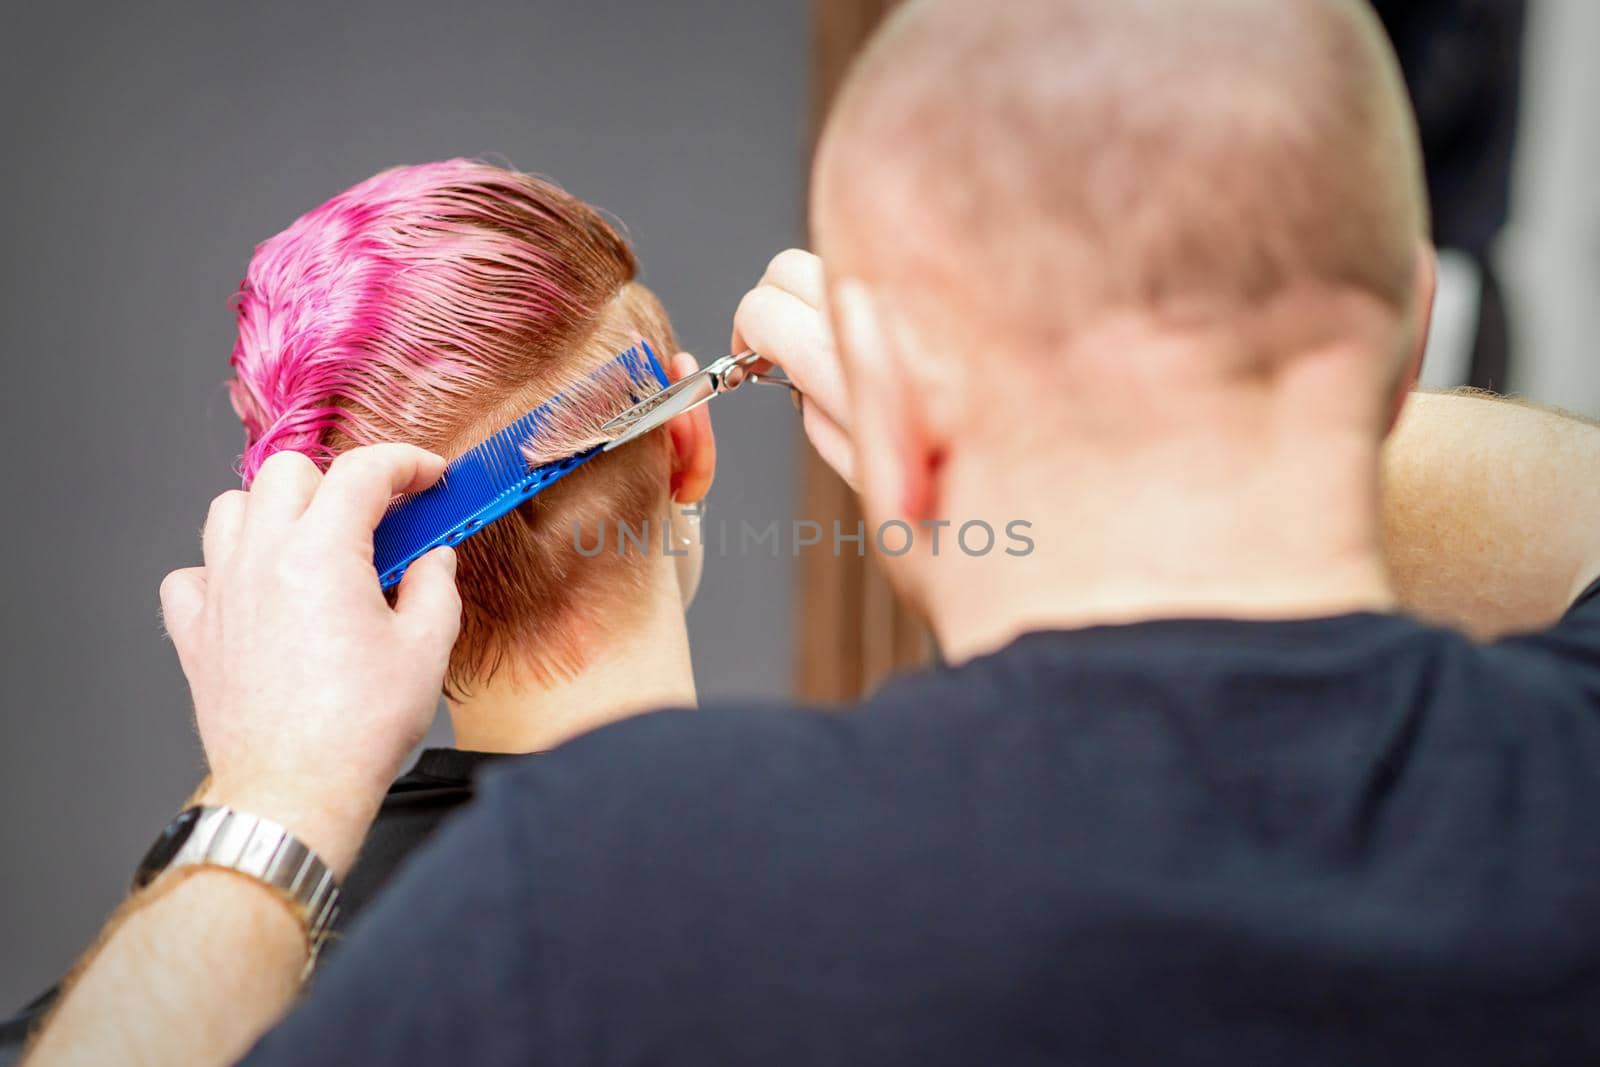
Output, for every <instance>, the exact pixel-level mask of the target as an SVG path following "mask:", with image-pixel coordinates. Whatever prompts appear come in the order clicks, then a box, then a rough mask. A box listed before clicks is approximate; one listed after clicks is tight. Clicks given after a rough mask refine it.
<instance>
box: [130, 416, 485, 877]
mask: <svg viewBox="0 0 1600 1067" xmlns="http://www.w3.org/2000/svg"><path fill="white" fill-rule="evenodd" d="M443 470H444V461H443V460H441V459H440V458H439V457H438V456H435V455H432V454H431V453H428V452H424V451H422V450H421V449H418V448H413V447H411V446H409V445H374V446H371V447H368V448H358V449H354V450H352V451H350V452H347V453H345V454H344V455H341V456H340V457H339V458H338V459H336V460H334V462H333V465H332V466H331V467H330V468H329V469H328V473H327V474H326V475H323V474H322V473H320V472H319V471H318V470H317V468H316V467H315V466H314V465H313V464H312V463H311V461H310V460H308V459H306V458H305V457H304V456H302V455H299V454H298V453H293V452H280V453H278V454H277V455H274V456H272V457H271V458H270V459H268V460H267V461H266V463H264V464H263V465H262V467H261V470H260V472H259V473H258V474H257V475H256V478H255V482H254V484H253V485H252V487H251V489H250V491H249V492H248V493H245V492H231V493H224V494H223V495H222V496H219V497H217V499H216V500H215V501H213V502H212V505H211V514H210V516H209V517H208V518H207V519H206V526H205V534H204V549H203V551H204V556H205V566H203V567H195V568H191V569H189V570H180V571H174V572H173V573H172V574H169V575H168V576H167V578H166V581H164V582H163V583H162V585H161V604H162V609H163V611H164V613H165V615H166V623H167V629H168V631H169V632H170V633H171V635H172V642H173V644H174V645H176V646H177V650H178V659H179V661H180V663H181V664H182V666H183V673H184V674H185V675H186V676H187V677H188V679H189V687H190V690H191V692H192V693H193V696H194V709H195V720H196V723H197V725H198V727H199V731H200V740H201V743H202V744H204V746H205V750H206V758H207V760H208V761H209V763H210V766H211V785H210V788H209V789H208V790H207V792H206V794H205V802H206V803H210V804H230V805H232V806H234V807H236V808H239V809H241V810H244V811H248V812H250V813H251V814H254V815H261V816H266V817H267V818H271V819H275V820H277V821H279V822H281V823H283V824H284V825H285V826H287V827H289V829H290V830H291V831H293V832H294V833H295V834H296V835H297V836H299V837H301V838H302V839H303V840H304V841H305V842H306V843H307V844H308V845H310V846H311V847H312V848H313V849H315V850H316V851H317V852H318V853H319V854H321V855H322V857H323V859H324V860H325V861H326V862H327V863H328V864H329V865H330V866H331V867H332V868H333V869H334V871H335V872H336V873H337V874H339V875H343V874H344V873H345V872H346V871H347V870H348V869H349V866H350V863H351V862H352V861H353V860H354V858H355V854H356V852H357V850H358V849H359V848H360V845H361V841H362V839H363V838H364V837H365V835H366V831H367V828H368V826H369V825H370V824H371V821H372V819H373V817H374V816H375V815H376V813H377V809H378V805H379V803H381V801H382V798H383V795H384V792H385V790H387V788H388V786H389V783H390V781H391V780H392V779H393V777H394V775H395V773H396V772H397V771H398V770H399V769H400V764H401V761H402V760H403V759H404V758H405V756H406V753H407V752H408V751H409V750H410V749H411V748H412V746H414V745H415V744H416V743H417V741H418V740H419V739H420V738H421V737H422V735H423V733H424V732H426V730H427V728H428V725H429V723H430V722H431V721H432V719H433V713H434V708H435V707H436V706H437V703H438V699H439V689H440V685H441V683H442V681H443V678H444V672H445V665H446V663H447V661H448V659H449V656H450V649H451V646H452V645H453V644H454V643H455V639H456V632H457V630H458V629H459V627H460V613H461V601H460V598H459V597H458V596H457V594H456V588H455V554H454V553H453V552H452V551H451V550H449V549H436V550H435V551H433V552H431V553H429V554H428V555H427V556H424V557H423V558H422V559H420V560H418V561H417V562H416V563H415V564H413V565H412V567H411V569H410V570H409V571H408V572H407V573H406V577H405V580H404V581H403V582H402V583H401V586H400V590H399V598H398V600H397V601H396V603H395V606H394V607H393V608H391V607H390V606H389V605H388V603H387V602H386V601H385V599H384V596H383V593H382V591H381V590H380V589H379V586H378V576H377V574H376V572H375V571H374V570H373V566H372V531H373V528H374V527H375V526H376V525H377V523H378V520H379V519H380V518H382V517H383V513H384V509H385V507H386V506H387V505H388V503H389V500H390V497H391V496H393V495H394V494H396V493H401V492H409V491H413V490H417V489H422V488H425V487H426V486H428V485H431V484H432V483H433V482H434V480H435V479H437V478H438V477H439V474H440V472H442V471H443Z"/></svg>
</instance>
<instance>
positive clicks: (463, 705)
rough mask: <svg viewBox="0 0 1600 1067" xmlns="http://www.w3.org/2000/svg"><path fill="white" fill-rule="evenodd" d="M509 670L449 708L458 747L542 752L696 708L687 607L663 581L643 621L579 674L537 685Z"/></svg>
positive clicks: (613, 641) (593, 656) (616, 638)
mask: <svg viewBox="0 0 1600 1067" xmlns="http://www.w3.org/2000/svg"><path fill="white" fill-rule="evenodd" d="M509 666H510V669H503V670H501V671H499V672H497V673H496V674H495V676H494V677H493V678H491V679H489V680H488V681H487V682H480V683H478V684H476V685H474V686H472V687H471V690H470V692H468V693H467V694H466V695H465V696H464V697H463V698H462V699H460V700H451V701H450V702H449V704H450V719H451V723H452V725H453V726H454V729H455V742H456V747H457V748H461V749H466V750H469V751H474V752H542V751H544V750H545V749H548V748H553V747H554V746H556V745H559V744H561V743H562V742H563V741H566V740H568V739H570V738H573V737H576V736H578V735H579V734H583V733H587V732H588V731H590V730H593V729H596V728H597V727H600V726H604V725H605V724H607V723H610V722H614V721H616V720H618V719H623V718H627V717H628V716H630V715H634V714H637V713H639V712H643V711H650V710H653V709H655V708H662V707H692V706H693V705H694V703H695V688H694V669H693V665H692V664H691V662H690V659H689V637H688V632H687V628H686V627H685V624H684V617H683V608H682V605H681V603H680V601H679V599H678V593H677V587H676V585H675V584H671V585H668V584H666V582H663V583H661V588H660V589H659V590H658V592H657V595H656V596H654V597H653V599H652V605H651V610H650V611H649V613H648V614H647V615H646V616H645V617H644V618H643V619H642V621H641V622H640V623H639V624H638V625H636V626H631V627H629V629H628V630H627V631H626V632H625V633H618V634H614V635H612V636H611V637H610V638H609V639H608V640H607V641H606V643H605V645H604V647H602V648H599V649H596V650H595V651H594V652H593V653H592V654H591V656H590V659H589V661H588V662H587V663H586V664H585V665H584V667H583V669H582V670H581V671H580V672H579V673H578V674H577V675H575V676H573V677H571V678H565V679H556V680H554V681H550V682H538V681H535V680H533V679H532V678H530V677H529V672H528V671H526V670H517V669H515V668H516V665H514V664H513V665H509Z"/></svg>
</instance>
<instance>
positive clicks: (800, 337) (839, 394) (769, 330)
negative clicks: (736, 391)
mask: <svg viewBox="0 0 1600 1067" xmlns="http://www.w3.org/2000/svg"><path fill="white" fill-rule="evenodd" d="M733 323H734V333H733V349H734V351H743V350H745V349H754V350H755V351H757V352H759V353H761V355H763V356H765V357H766V358H767V359H769V360H771V361H772V362H773V363H776V364H777V365H778V366H780V367H782V368H783V370H784V373H786V374H787V375H788V376H789V379H790V381H792V382H794V384H795V386H796V388H798V389H799V390H800V391H801V392H802V393H804V394H805V395H806V396H807V397H808V398H809V399H810V400H811V401H812V402H813V403H815V404H816V405H817V406H818V407H820V408H822V409H823V410H824V411H826V412H827V413H828V417H829V418H831V419H833V421H834V422H836V423H838V424H839V425H840V426H847V425H848V424H849V420H848V417H847V412H848V410H849V405H848V402H847V399H846V393H845V384H844V375H843V372H842V371H841V370H840V367H839V357H838V354H837V353H836V352H835V350H834V347H833V337H832V336H831V335H830V334H829V332H828V328H827V324H826V323H825V322H824V321H823V318H822V313H821V312H819V311H817V309H816V308H814V307H811V306H810V305H809V304H807V303H805V301H803V300H801V299H800V298H799V297H797V296H795V295H794V294H793V293H788V292H785V291H784V290H782V289H778V288H776V287H774V286H770V285H763V286H759V287H757V288H755V289H752V290H750V292H748V293H746V294H745V297H744V299H743V300H742V301H740V302H739V310H738V311H737V312H735V314H734V319H733Z"/></svg>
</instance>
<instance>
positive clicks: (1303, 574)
mask: <svg viewBox="0 0 1600 1067" xmlns="http://www.w3.org/2000/svg"><path fill="white" fill-rule="evenodd" d="M1374 436H1375V435H1371V434H1364V433H1361V432H1355V431H1352V432H1350V433H1346V434H1338V433H1330V434H1326V435H1323V436H1320V437H1315V438H1313V437H1312V436H1311V435H1303V436H1302V435H1298V434H1293V433H1286V434H1275V433H1274V434H1268V435H1265V436H1264V437H1258V438H1255V439H1241V438H1239V437H1232V436H1229V435H1226V434H1220V435H1211V434H1196V435H1184V434H1177V435H1174V436H1172V437H1170V438H1168V439H1166V440H1164V441H1163V442H1161V443H1160V444H1159V445H1152V446H1151V447H1149V448H1146V449H1142V450H1135V451H1134V452H1133V453H1132V454H1131V455H1119V456H1117V457H1116V458H1115V459H1113V458H1112V457H1111V456H1100V457H1093V458H1092V460H1090V458H1089V457H1085V456H1084V455H1082V454H1076V455H1074V454H1072V453H1065V454H1067V455H1072V456H1073V459H1072V461H1071V464H1072V465H1071V466H1070V467H1063V468H1062V469H1060V470H1054V471H1045V470H1037V471H1028V472H1021V471H1019V472H1018V477H1017V478H1016V479H1015V480H1011V479H1004V476H1003V475H1001V476H999V477H998V478H997V475H996V473H995V472H996V470H997V469H998V468H1002V467H1003V466H1004V465H1003V464H995V463H992V462H989V463H982V464H975V465H974V470H973V474H972V477H971V478H970V480H969V481H968V483H967V484H968V487H969V488H970V490H971V492H970V493H969V494H967V496H968V499H970V500H971V501H972V503H970V504H963V503H961V502H960V501H958V500H952V502H951V506H952V507H953V508H955V509H956V510H957V511H959V512H960V513H961V518H965V517H967V516H968V515H972V516H982V517H984V518H986V519H990V520H991V524H992V525H995V526H996V528H997V529H998V528H1001V527H1002V526H1003V524H1004V523H1005V522H1008V521H1010V520H1012V519H1021V520H1024V521H1027V522H1029V523H1031V527H1030V528H1029V529H1028V530H1027V531H1026V533H1027V535H1028V536H1029V537H1031V538H1032V539H1033V541H1034V542H1035V547H1034V549H1033V551H1032V552H1031V553H1029V554H1027V555H1025V556H1007V555H1006V554H1004V553H1003V552H1000V551H996V552H993V553H990V554H988V555H987V556H984V557H982V558H978V559H973V558H969V557H965V556H963V555H962V554H961V553H959V552H956V553H952V554H948V555H942V556H941V558H940V559H938V560H924V561H923V563H924V565H925V566H927V567H929V568H930V573H931V574H932V576H933V577H932V578H931V580H929V581H926V582H923V583H920V584H922V586H923V588H925V589H928V590H930V592H929V594H928V597H927V601H926V604H925V608H926V610H927V612H928V615H929V617H930V621H931V622H932V623H933V626H934V630H935V632H936V633H937V635H938V637H939V640H940V644H941V647H942V649H943V651H944V654H945V656H946V657H947V658H948V659H949V660H951V661H952V662H960V661H963V660H966V659H969V658H971V657H973V656H976V655H981V654H984V653H986V652H990V651H994V650H996V649H998V648H1000V647H1002V646H1004V645H1005V644H1007V643H1008V642H1009V641H1011V640H1012V639H1013V638H1015V637H1017V636H1019V635H1020V634H1022V633H1025V632H1027V631H1030V630H1040V629H1074V628H1081V627H1085V626H1093V625H1111V624H1125V623H1134V622H1141V621H1147V620H1153V619H1160V618H1236V619H1291V618H1312V617H1318V616H1327V615H1337V614H1345V613H1350V612H1356V611H1388V610H1392V609H1393V608H1394V606H1395V604H1396V599H1395V596H1394V592H1393V589H1392V587H1391V584H1390V580H1389V575H1388V571H1387V567H1386V564H1385V562H1384V557H1383V551H1382V540H1381V527H1380V521H1379V485H1378V453H1379V450H1380V444H1379V443H1378V442H1377V441H1376V440H1374V439H1372V438H1373V437H1374ZM1002 479H1004V480H1007V481H1010V485H1009V487H1007V486H1004V485H1002V484H1000V481H1001V480H1002ZM1030 487H1031V491H1030ZM1001 500H1013V501H1025V503H1022V504H1012V505H1010V506H1009V507H1007V508H1002V509H1001V510H996V508H997V507H999V506H1000V505H999V504H998V502H999V501H1001ZM1010 512H1016V514H1011V513H1010ZM951 517H952V519H956V515H954V514H952V516H951ZM993 519H999V520H1000V521H999V522H993ZM957 521H958V523H959V520H957Z"/></svg>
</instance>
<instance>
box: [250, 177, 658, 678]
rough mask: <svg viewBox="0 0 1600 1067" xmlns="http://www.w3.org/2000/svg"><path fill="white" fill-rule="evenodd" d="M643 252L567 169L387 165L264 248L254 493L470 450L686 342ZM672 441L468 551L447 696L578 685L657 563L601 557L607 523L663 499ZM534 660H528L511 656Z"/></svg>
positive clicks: (253, 346) (615, 466)
mask: <svg viewBox="0 0 1600 1067" xmlns="http://www.w3.org/2000/svg"><path fill="white" fill-rule="evenodd" d="M636 269H637V265H636V262H635V259H634V256H633V252H632V250H631V249H630V248H629V247H628V245H627V243H626V242H625V241H624V240H623V239H622V237H621V236H619V235H618V233H617V232H616V230H615V229H613V228H612V227H611V226H610V225H609V224H608V223H607V222H606V221H605V219H603V218H602V217H601V216H600V214H599V213H598V212H596V211H595V210H594V209H593V208H592V207H590V206H589V205H588V204H585V203H584V202H583V201H581V200H578V199H577V198H575V197H573V196H571V195H569V194H567V193H566V192H564V191H562V190H561V189H559V188H557V187H555V186H554V185H552V184H550V183H549V182H546V181H543V180H540V179H538V178H534V177H530V176H529V175H526V174H519V173H517V172H515V171H510V170H506V169H503V168H501V167H496V166H492V165H490V164H486V163H480V162H475V161H471V160H460V159H457V160H448V161H444V162H440V163H428V164H422V165H418V166H410V167H397V168H395V169H393V170H387V171H384V172H383V173H381V174H378V175H376V176H374V177H372V178H369V179H368V180H367V181H364V182H362V183H361V184H359V185H356V186H355V187H353V188H351V189H348V190H346V191H345V192H343V193H340V194H339V195H338V196H336V197H334V198H333V199H332V200H329V201H328V202H327V203H326V204H323V205H322V206H321V207H319V208H317V209H316V210H314V211H312V212H310V213H308V214H306V215H304V216H302V217H301V218H299V219H297V220H296V221H295V222H294V223H293V224H291V225H290V226H289V228H288V229H286V230H284V231H283V232H282V233H280V234H278V235H277V236H276V237H273V238H272V239H270V240H268V241H266V242H265V243H263V244H262V245H260V246H259V247H258V248H257V249H256V253H255V256H254V258H252V259H251V261H250V266H249V269H248V271H247V272H246V275H245V278H244V281H243V282H242V283H241V284H240V286H239V292H238V294H237V295H236V297H235V299H234V308H235V311H236V313H237V316H238V329H239V334H238V340H237V342H236V344H235V345H234V349H233V357H232V360H231V363H232V365H233V368H234V372H235V378H234V380H233V381H232V382H231V383H230V389H231V393H232V398H233V406H234V409H235V410H236V411H237V412H238V414H239V417H240V419H241V420H242V421H243V423H244V427H245V451H244V455H243V457H242V459H241V463H240V467H241V474H242V475H243V478H244V482H245V484H246V485H247V486H248V485H249V483H250V480H251V479H252V478H253V477H254V475H255V472H256V471H257V470H258V469H259V468H260V466H261V463H262V461H263V460H265V459H266V457H268V456H270V455H272V454H273V453H274V452H278V451H282V450H285V449H290V450H293V451H297V452H301V453H304V454H305V455H307V456H309V457H311V458H312V459H313V460H314V461H316V462H317V463H318V465H320V466H323V467H326V466H327V464H328V463H329V462H331V460H332V458H333V457H334V456H335V455H337V454H338V453H340V452H342V451H345V450H346V449H349V448H352V447H354V446H356V445H362V444H371V443H375V442H379V441H404V442H409V443H412V444H417V445H421V446H423V447H425V448H429V449H432V450H434V451H436V452H440V453H441V454H443V455H445V456H446V457H453V456H455V455H458V454H460V453H461V452H464V451H466V450H467V449H468V448H470V447H472V445H474V444H475V443H477V442H478V441H480V440H482V439H483V438H485V437H487V436H489V435H490V434H492V433H494V432H495V431H497V430H498V429H500V428H501V427H503V426H505V425H506V424H507V423H509V422H511V421H512V420H513V419H515V418H516V417H517V416H519V415H521V414H524V413H526V412H527V411H529V410H530V409H532V408H533V407H535V406H537V404H538V403H539V402H540V401H542V400H544V399H546V398H548V397H550V396H551V395H553V394H554V393H556V392H557V391H559V390H560V389H561V388H562V387H563V386H564V385H566V384H568V383H570V382H572V381H574V380H576V379H578V378H580V377H582V376H583V375H584V374H586V373H588V372H589V371H592V370H593V369H594V368H595V367H597V366H599V365H600V364H602V363H604V362H606V361H607V360H609V359H611V358H614V357H615V356H616V355H617V353H619V352H620V351H622V350H623V349H625V348H627V347H628V346H629V345H630V344H633V343H634V342H635V341H636V340H637V339H639V338H643V339H644V340H646V341H648V342H649V343H650V344H651V345H652V346H653V347H654V348H655V349H656V351H657V352H659V353H662V354H663V358H664V357H665V355H666V354H670V353H672V352H674V351H676V344H675V341H674V339H673V336H672V330H671V326H670V324H669V323H668V321H667V317H666V314H665V312H664V311H663V310H662V308H661V305H660V304H659V302H658V301H657V300H656V298H655V296H654V295H653V294H652V293H650V291H649V290H647V289H645V288H644V287H643V286H642V285H640V284H639V283H638V282H636V281H635V280H634V277H635V274H636ZM667 480H668V479H667V452H666V448H665V443H664V439H663V437H662V435H660V434H655V435H651V436H650V437H647V438H645V439H644V440H642V441H641V442H639V443H638V444H637V445H630V446H629V447H627V448H625V449H619V450H618V451H617V452H616V453H613V454H609V455H606V456H601V457H598V458H596V459H594V460H591V461H590V462H589V463H588V464H586V465H585V466H584V467H582V468H580V469H579V470H577V471H576V472H574V473H573V474H572V475H570V476H568V477H567V478H566V479H564V480H563V481H562V482H561V483H559V484H557V485H555V486H553V487H551V488H550V489H549V490H546V491H545V492H544V493H541V494H540V495H539V496H538V497H535V498H534V499H533V500H532V501H530V502H529V503H527V504H525V505H523V506H522V507H521V508H519V509H518V511H517V512H516V513H514V514H513V515H510V516H508V517H506V518H505V519H503V520H502V521H500V522H498V523H495V524H493V525H491V526H490V527H488V528H486V529H485V530H483V531H482V532H480V533H478V534H477V535H475V536H473V537H472V538H470V539H469V540H467V541H465V542H463V543H462V545H461V546H460V549H459V554H460V565H459V571H458V581H459V584H460V588H461V594H462V601H463V617H462V628H461V637H460V640H459V641H458V642H457V644H456V648H455V652H454V654H453V656H452V659H451V665H450V675H449V678H448V679H447V687H449V688H450V689H452V690H454V691H457V692H460V691H462V690H463V689H465V688H466V687H467V686H469V685H470V684H471V683H472V682H473V681H475V680H482V679H485V678H487V677H489V676H491V675H492V674H493V673H494V672H495V671H497V670H499V669H502V668H504V667H506V666H508V665H512V664H515V665H516V666H517V667H519V668H526V669H528V670H530V671H532V672H533V674H534V675H535V680H539V681H545V680H549V679H551V678H555V677H565V676H570V675H571V674H572V673H573V672H575V671H577V670H578V669H580V668H581V666H582V665H583V662H584V660H585V657H586V654H587V650H589V649H592V648H593V647H594V645H595V642H597V641H601V640H604V639H605V637H606V634H607V631H608V629H609V628H608V626H607V623H608V621H609V622H620V621H622V620H624V619H626V618H627V616H628V615H629V614H630V612H631V611H633V610H634V608H635V607H636V606H637V605H638V604H639V603H640V602H641V600H642V597H641V595H640V593H641V591H642V586H641V583H642V581H643V580H644V578H643V566H642V561H641V559H640V558H639V555H640V554H638V553H630V554H628V556H627V557H626V558H624V557H621V556H619V555H618V554H616V553H614V552H604V553H601V554H600V555H599V556H596V557H594V558H585V557H584V556H583V555H581V554H580V553H579V552H578V551H577V550H576V548H575V546H574V543H573V527H574V523H575V522H577V523H580V524H581V527H582V530H583V531H584V534H585V543H586V544H590V545H592V543H593V541H594V538H595V535H596V531H597V530H598V524H599V523H600V521H601V520H602V519H605V520H606V521H607V523H608V525H609V524H610V523H614V522H617V521H622V522H628V523H631V524H633V525H634V526H636V527H637V526H638V525H639V524H640V523H641V522H642V521H643V520H645V519H646V518H649V517H652V516H654V515H655V514H657V513H658V512H659V511H660V510H661V509H662V508H663V507H664V504H665V498H666V491H667ZM514 653H515V655H514Z"/></svg>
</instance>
